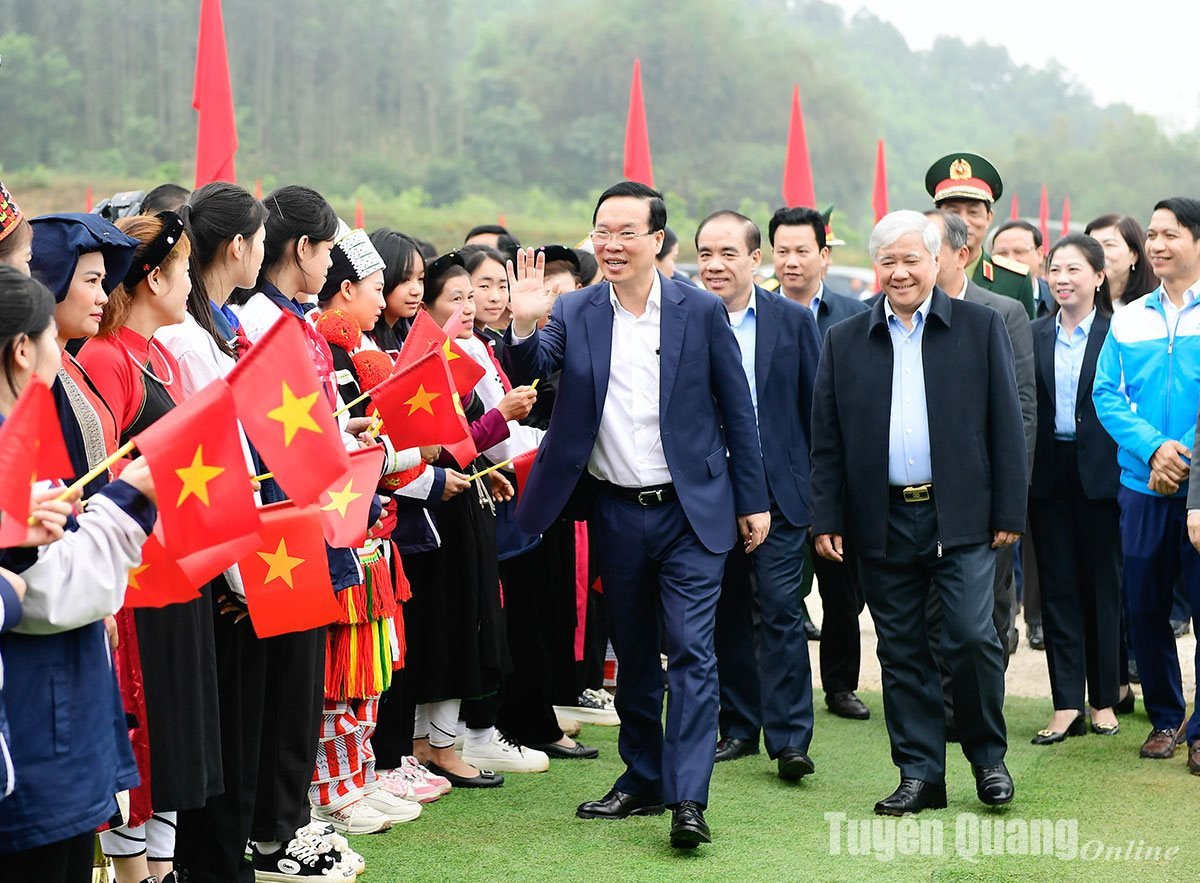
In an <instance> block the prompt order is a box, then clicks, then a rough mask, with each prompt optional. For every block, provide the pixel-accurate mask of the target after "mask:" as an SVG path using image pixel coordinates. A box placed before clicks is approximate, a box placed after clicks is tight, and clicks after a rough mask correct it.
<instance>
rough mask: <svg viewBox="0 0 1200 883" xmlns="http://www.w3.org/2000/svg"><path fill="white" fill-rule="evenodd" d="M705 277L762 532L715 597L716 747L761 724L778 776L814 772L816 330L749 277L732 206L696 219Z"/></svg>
mask: <svg viewBox="0 0 1200 883" xmlns="http://www.w3.org/2000/svg"><path fill="white" fill-rule="evenodd" d="M696 254H697V260H698V261H699V264H700V279H701V281H703V283H704V287H705V288H707V289H708V290H709V291H711V292H712V293H713V294H715V295H717V296H718V297H720V298H721V300H722V301H724V303H725V308H726V310H728V312H729V321H730V323H731V324H732V325H733V333H734V336H735V337H736V338H737V342H738V347H739V348H740V350H741V361H742V369H743V370H744V371H745V373H746V379H747V381H748V386H749V389H750V398H751V400H752V401H753V403H754V410H755V414H756V417H757V419H758V427H759V438H760V440H761V442H762V454H763V465H764V467H765V469H766V476H767V490H768V492H769V493H770V496H771V532H770V533H769V534H768V535H767V539H766V541H765V542H764V543H763V544H762V545H761V546H759V547H758V548H757V549H756V550H755V551H754V552H753V554H746V553H744V552H741V551H740V550H738V549H734V550H733V551H732V552H731V553H730V555H729V559H728V560H727V561H726V562H725V582H724V585H723V586H722V588H721V600H720V602H719V604H718V606H717V638H716V642H717V667H718V672H719V674H720V681H721V715H720V732H721V736H722V739H721V741H720V742H718V743H717V752H718V753H717V759H718V760H721V759H723V758H722V757H721V754H720V752H721V750H722V748H725V749H728V748H729V747H731V746H733V747H736V746H738V745H740V746H742V747H743V748H744V750H743V751H742V753H757V751H758V747H757V745H758V733H759V730H760V729H761V730H762V732H763V739H764V741H765V742H766V745H767V753H768V755H770V757H771V759H772V760H775V761H777V763H778V769H779V776H780V778H782V779H787V780H790V781H796V780H798V779H801V778H803V777H804V776H806V775H808V774H809V773H811V772H812V771H813V763H812V760H811V759H810V758H809V756H808V749H809V743H810V742H811V741H812V729H813V704H812V669H811V667H810V664H809V659H808V641H807V636H806V635H805V632H804V619H803V616H802V612H801V611H802V609H803V602H804V564H805V555H806V553H807V551H808V525H809V523H810V520H811V519H810V516H809V500H808V477H809V462H808V447H809V423H810V419H811V415H812V395H813V380H814V379H815V377H816V373H817V359H818V358H819V357H820V348H821V343H820V336H819V335H818V333H817V322H816V319H814V318H813V314H812V311H811V310H807V309H805V308H804V307H802V306H800V305H799V304H795V303H792V302H791V301H789V300H788V299H787V298H785V297H782V296H781V295H778V294H774V293H772V292H769V291H765V290H763V289H762V288H760V287H758V286H757V285H755V284H754V272H755V270H757V269H758V266H759V264H760V263H761V262H762V234H761V233H760V232H759V229H758V227H757V226H755V224H754V222H753V221H751V220H750V219H749V218H747V217H746V216H745V215H741V214H738V213H737V212H733V211H719V212H716V213H715V214H712V215H709V216H708V217H707V218H705V219H704V220H703V221H702V222H701V224H700V227H699V228H698V229H697V231H696Z"/></svg>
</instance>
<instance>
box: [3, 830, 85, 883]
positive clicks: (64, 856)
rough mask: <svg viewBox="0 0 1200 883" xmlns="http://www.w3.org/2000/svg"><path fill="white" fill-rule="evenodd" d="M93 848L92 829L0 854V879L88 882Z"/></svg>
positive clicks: (49, 882)
mask: <svg viewBox="0 0 1200 883" xmlns="http://www.w3.org/2000/svg"><path fill="white" fill-rule="evenodd" d="M95 850H96V834H95V832H94V831H85V832H84V833H82V834H76V835H75V836H74V837H68V838H67V839H66V840H59V841H58V842H56V843H47V844H45V845H44V846H35V847H34V848H33V849H26V850H24V851H22V852H14V853H12V854H11V855H0V880H37V881H38V883H91V879H92V861H93V859H94V858H95V855H96V851H95Z"/></svg>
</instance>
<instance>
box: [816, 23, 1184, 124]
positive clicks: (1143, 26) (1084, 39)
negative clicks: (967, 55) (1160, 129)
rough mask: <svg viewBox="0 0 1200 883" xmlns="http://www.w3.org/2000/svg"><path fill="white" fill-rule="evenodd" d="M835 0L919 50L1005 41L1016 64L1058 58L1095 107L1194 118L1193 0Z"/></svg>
mask: <svg viewBox="0 0 1200 883" xmlns="http://www.w3.org/2000/svg"><path fill="white" fill-rule="evenodd" d="M833 2H834V3H836V4H838V5H839V6H842V7H843V8H845V9H846V10H847V11H848V12H849V13H850V14H853V13H854V12H856V11H857V10H859V9H863V8H866V9H868V10H869V11H870V12H872V13H874V14H875V15H877V16H879V17H880V18H882V19H884V20H886V21H889V22H891V23H892V24H894V25H895V26H896V27H897V28H898V29H899V30H900V32H901V33H902V34H903V35H904V37H905V39H906V40H908V44H909V45H910V46H912V47H913V48H915V49H928V48H929V47H930V45H932V43H933V41H934V38H935V37H937V36H939V35H942V34H947V35H953V36H957V37H960V38H961V39H963V40H964V41H966V42H968V43H973V42H976V41H978V40H983V41H985V42H988V43H996V44H1000V45H1003V46H1005V47H1006V48H1007V49H1008V52H1009V55H1011V56H1012V58H1013V60H1014V61H1016V62H1017V63H1018V64H1027V65H1031V66H1033V67H1043V66H1045V64H1046V62H1047V60H1048V59H1051V58H1054V59H1057V60H1058V62H1059V63H1060V64H1061V65H1062V66H1063V67H1065V68H1066V69H1067V70H1069V71H1070V72H1071V74H1072V75H1073V76H1074V77H1075V79H1076V80H1077V81H1078V82H1079V83H1081V84H1083V85H1084V86H1086V87H1087V88H1088V89H1089V90H1090V91H1091V93H1092V95H1093V96H1095V98H1096V100H1097V101H1098V102H1099V103H1101V104H1109V103H1116V102H1122V103H1125V104H1129V105H1130V106H1132V107H1133V108H1135V109H1136V110H1139V111H1143V112H1145V113H1149V114H1153V115H1154V116H1156V117H1158V118H1159V119H1160V120H1161V121H1162V123H1163V124H1164V126H1166V127H1167V128H1168V129H1169V130H1170V131H1173V132H1174V131H1179V130H1182V129H1189V128H1191V127H1193V126H1196V125H1197V124H1200V75H1198V73H1197V64H1198V63H1200V2H1198V0H1142V2H1132V3H1131V2H1127V0H1100V2H1097V0H1090V2H1081V0H991V2H978V0H958V2H945V0H876V2H874V3H864V2H862V0H833Z"/></svg>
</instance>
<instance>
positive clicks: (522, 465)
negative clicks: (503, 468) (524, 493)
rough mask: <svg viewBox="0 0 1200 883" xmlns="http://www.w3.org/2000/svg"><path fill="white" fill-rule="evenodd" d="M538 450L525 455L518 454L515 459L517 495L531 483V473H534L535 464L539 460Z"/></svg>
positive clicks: (533, 449) (513, 463) (527, 452)
mask: <svg viewBox="0 0 1200 883" xmlns="http://www.w3.org/2000/svg"><path fill="white" fill-rule="evenodd" d="M537 454H538V449H537V448H532V449H531V450H528V451H526V452H525V453H524V454H518V455H517V456H516V457H513V461H512V468H513V473H514V474H515V475H516V477H517V493H518V494H520V493H521V488H523V487H525V485H526V484H528V483H529V473H530V472H532V471H533V463H534V461H535V460H537Z"/></svg>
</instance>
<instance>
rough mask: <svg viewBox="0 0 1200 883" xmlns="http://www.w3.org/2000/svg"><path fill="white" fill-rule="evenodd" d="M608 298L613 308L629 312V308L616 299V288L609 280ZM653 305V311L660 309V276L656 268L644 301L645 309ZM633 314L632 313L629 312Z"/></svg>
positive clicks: (647, 309) (648, 309)
mask: <svg viewBox="0 0 1200 883" xmlns="http://www.w3.org/2000/svg"><path fill="white" fill-rule="evenodd" d="M608 300H609V303H611V304H612V305H613V309H614V310H621V311H622V312H624V313H629V310H627V309H625V308H624V307H623V306H621V302H620V301H619V300H618V299H617V289H616V288H614V287H613V284H612V283H611V282H609V283H608ZM651 307H653V308H654V310H655V312H658V311H660V310H662V276H661V275H660V274H659V272H658V270H655V271H654V281H653V282H651V283H650V297H649V298H648V299H647V301H646V311H647V312H649V311H650V308H651ZM629 314H630V315H633V314H632V313H629Z"/></svg>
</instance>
